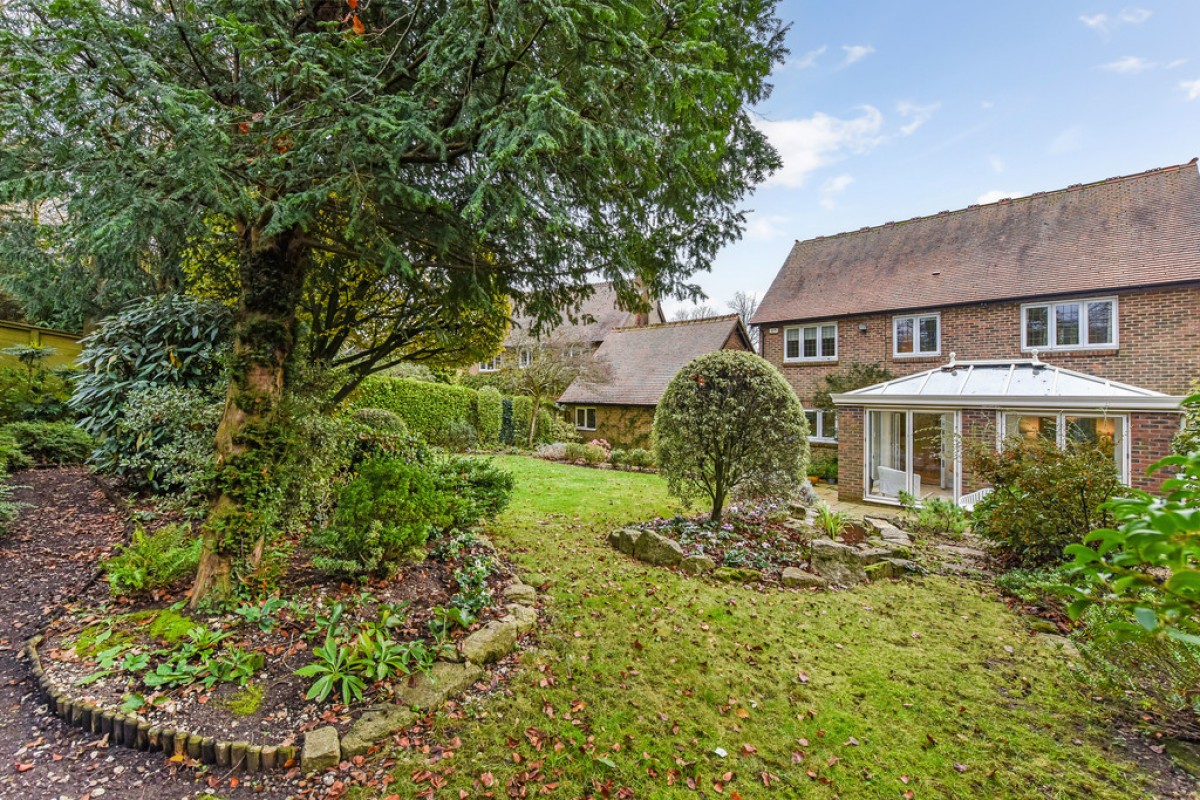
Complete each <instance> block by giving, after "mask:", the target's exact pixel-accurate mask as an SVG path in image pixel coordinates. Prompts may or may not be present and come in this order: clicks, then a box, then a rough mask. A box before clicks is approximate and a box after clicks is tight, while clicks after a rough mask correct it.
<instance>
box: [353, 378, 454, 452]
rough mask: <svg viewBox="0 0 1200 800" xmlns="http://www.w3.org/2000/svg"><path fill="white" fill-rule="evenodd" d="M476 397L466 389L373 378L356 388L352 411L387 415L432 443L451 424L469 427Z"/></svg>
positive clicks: (405, 380) (406, 379) (437, 384)
mask: <svg viewBox="0 0 1200 800" xmlns="http://www.w3.org/2000/svg"><path fill="white" fill-rule="evenodd" d="M476 394H477V393H476V392H475V390H474V389H469V388H467V387H466V386H454V385H451V384H446V383H432V382H430V381H419V380H413V379H411V378H390V377H387V376H384V375H376V376H372V377H370V378H368V379H366V380H365V381H363V383H362V385H361V386H360V387H359V388H358V391H357V393H356V395H355V400H354V407H355V408H356V409H359V408H382V409H386V410H388V411H391V412H393V413H394V414H396V415H398V416H399V417H400V418H401V419H403V420H404V422H405V424H407V425H408V428H409V430H411V431H412V432H414V433H416V434H419V435H420V436H422V437H424V438H425V439H426V440H427V441H431V442H432V441H435V440H436V439H437V438H438V437H439V436H442V435H443V434H444V433H445V432H446V430H447V423H449V422H451V421H454V422H463V423H467V424H473V422H474V419H475V402H476Z"/></svg>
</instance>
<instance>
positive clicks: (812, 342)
mask: <svg viewBox="0 0 1200 800" xmlns="http://www.w3.org/2000/svg"><path fill="white" fill-rule="evenodd" d="M804 357H805V358H816V357H817V329H816V328H815V327H814V328H805V329H804Z"/></svg>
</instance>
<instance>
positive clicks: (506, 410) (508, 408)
mask: <svg viewBox="0 0 1200 800" xmlns="http://www.w3.org/2000/svg"><path fill="white" fill-rule="evenodd" d="M514 435H515V433H514V431H513V401H512V398H511V397H506V398H504V400H503V401H501V403H500V444H503V445H511V444H512V443H513V437H514Z"/></svg>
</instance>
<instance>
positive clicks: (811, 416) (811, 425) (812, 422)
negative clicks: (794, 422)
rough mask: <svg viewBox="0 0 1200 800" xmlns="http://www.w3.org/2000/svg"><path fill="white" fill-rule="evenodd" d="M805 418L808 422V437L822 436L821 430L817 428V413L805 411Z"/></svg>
mask: <svg viewBox="0 0 1200 800" xmlns="http://www.w3.org/2000/svg"><path fill="white" fill-rule="evenodd" d="M804 418H805V419H806V420H808V435H809V436H820V435H821V429H820V428H818V427H817V412H815V411H805V412H804Z"/></svg>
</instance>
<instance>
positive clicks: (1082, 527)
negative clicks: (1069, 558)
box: [967, 438, 1122, 567]
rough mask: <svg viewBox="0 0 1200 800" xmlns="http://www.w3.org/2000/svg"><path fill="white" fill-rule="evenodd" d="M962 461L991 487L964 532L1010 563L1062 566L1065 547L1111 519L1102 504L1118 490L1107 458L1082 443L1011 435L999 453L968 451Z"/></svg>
mask: <svg viewBox="0 0 1200 800" xmlns="http://www.w3.org/2000/svg"><path fill="white" fill-rule="evenodd" d="M967 461H968V466H969V469H970V470H971V471H972V472H973V473H974V474H975V475H977V476H979V478H980V479H982V480H983V481H984V482H985V483H988V484H990V485H991V486H992V493H991V494H989V495H988V496H987V497H985V498H983V500H981V501H980V502H979V503H977V504H976V505H975V510H974V513H973V515H972V520H973V522H972V526H971V527H972V529H973V530H974V532H975V533H977V534H979V535H980V536H982V537H984V538H985V539H988V540H989V541H991V542H992V543H994V544H995V545H996V546H997V550H998V552H999V554H1000V555H1001V557H1002V558H1003V559H1004V560H1005V561H1007V562H1008V563H1009V564H1010V565H1012V566H1020V567H1039V566H1048V565H1053V564H1058V563H1061V562H1062V561H1063V560H1064V559H1065V556H1064V554H1063V549H1064V548H1065V547H1066V546H1067V545H1070V544H1078V543H1079V542H1082V541H1083V539H1084V537H1085V536H1087V535H1088V534H1089V533H1090V532H1091V531H1093V530H1095V529H1096V528H1100V527H1103V526H1105V525H1108V524H1109V523H1110V522H1111V521H1112V515H1111V512H1110V511H1109V509H1108V508H1107V507H1106V506H1105V503H1106V502H1107V501H1108V500H1109V499H1110V498H1111V497H1112V496H1113V494H1114V493H1115V492H1117V491H1119V490H1121V488H1122V487H1121V484H1120V481H1119V480H1118V479H1117V470H1116V467H1115V465H1114V464H1113V457H1112V453H1111V452H1110V451H1106V450H1105V449H1104V448H1098V447H1094V446H1087V445H1085V444H1082V443H1080V444H1073V445H1071V446H1069V447H1066V448H1063V449H1060V448H1059V447H1058V446H1057V445H1055V443H1054V442H1051V441H1046V440H1042V439H1035V440H1026V439H1017V438H1011V439H1009V440H1006V441H1005V442H1004V443H1003V446H1002V447H1001V448H1000V449H999V450H994V449H992V448H990V447H988V446H986V445H983V444H981V445H980V446H978V447H975V448H971V449H969V450H968V455H967Z"/></svg>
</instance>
